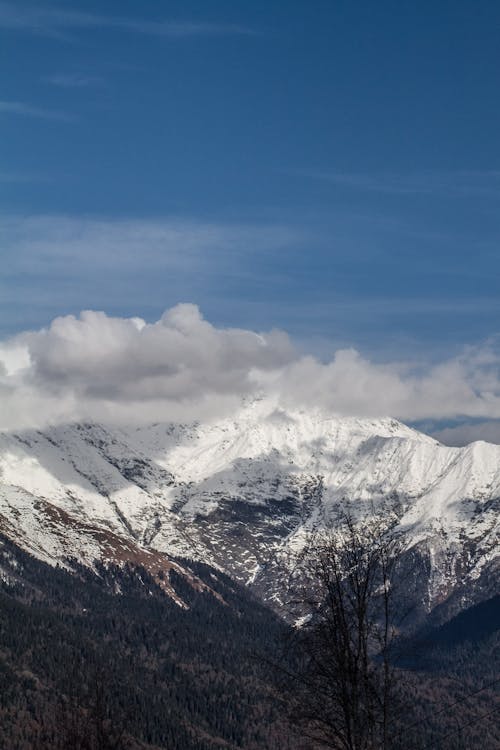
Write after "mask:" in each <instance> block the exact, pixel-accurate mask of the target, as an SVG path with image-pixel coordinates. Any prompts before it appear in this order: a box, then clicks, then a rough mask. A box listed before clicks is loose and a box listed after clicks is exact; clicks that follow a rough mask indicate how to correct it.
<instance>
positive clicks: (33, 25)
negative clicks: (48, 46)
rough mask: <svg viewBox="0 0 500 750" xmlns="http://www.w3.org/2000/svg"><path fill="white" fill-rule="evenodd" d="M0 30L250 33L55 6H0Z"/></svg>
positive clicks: (173, 34) (55, 33) (212, 25)
mask: <svg viewBox="0 0 500 750" xmlns="http://www.w3.org/2000/svg"><path fill="white" fill-rule="evenodd" d="M0 28H3V29H8V30H11V31H24V32H29V33H32V34H47V35H51V36H59V35H64V33H65V32H68V31H72V30H73V31H78V30H85V29H99V28H100V29H115V30H117V31H125V32H133V33H138V34H147V35H150V36H159V37H192V36H220V35H230V34H239V35H251V34H254V33H255V32H253V31H252V30H251V29H248V28H246V27H244V26H240V25H237V24H226V23H208V22H192V21H181V20H164V19H158V20H154V21H151V20H143V19H141V18H127V17H122V16H103V15H98V14H94V13H85V12H83V11H76V10H65V9H63V8H58V7H55V6H47V7H45V8H43V7H35V6H33V5H31V6H29V5H28V6H24V7H22V6H21V5H20V4H19V3H16V4H14V3H8V2H0Z"/></svg>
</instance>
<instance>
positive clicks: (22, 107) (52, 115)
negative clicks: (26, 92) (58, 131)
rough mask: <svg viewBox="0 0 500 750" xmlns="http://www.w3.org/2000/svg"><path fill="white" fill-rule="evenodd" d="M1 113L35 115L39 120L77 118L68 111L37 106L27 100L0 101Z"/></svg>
mask: <svg viewBox="0 0 500 750" xmlns="http://www.w3.org/2000/svg"><path fill="white" fill-rule="evenodd" d="M0 115H19V116H21V117H35V118H37V119H39V120H58V121H59V122H74V120H75V119H76V118H75V117H74V116H73V115H70V114H68V113H67V112H59V111H57V110H53V109H45V108H44V107H37V106H35V105H33V104H27V103H26V102H9V101H0Z"/></svg>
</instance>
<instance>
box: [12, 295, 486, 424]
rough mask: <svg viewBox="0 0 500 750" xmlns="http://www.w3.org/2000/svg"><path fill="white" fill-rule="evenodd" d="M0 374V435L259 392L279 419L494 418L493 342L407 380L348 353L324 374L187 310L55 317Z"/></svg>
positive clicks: (288, 348)
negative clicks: (286, 414)
mask: <svg viewBox="0 0 500 750" xmlns="http://www.w3.org/2000/svg"><path fill="white" fill-rule="evenodd" d="M0 363H1V364H0V392H1V394H2V399H1V401H0V403H1V406H0V427H1V428H3V429H9V428H21V427H27V426H36V425H41V424H44V423H46V422H60V421H72V420H75V419H95V420H103V421H108V420H111V421H113V420H117V421H123V420H125V421H132V422H134V421H158V420H188V419H204V418H209V417H212V416H218V415H221V414H224V413H229V412H230V411H231V410H232V409H233V408H234V407H235V406H236V404H238V403H239V402H240V400H241V398H242V397H243V396H247V395H252V394H256V393H260V392H262V391H263V390H264V391H266V392H268V393H269V394H271V395H273V396H274V397H275V398H276V399H277V400H278V401H279V402H281V404H282V405H283V406H285V407H286V406H294V407H296V406H300V405H302V406H310V407H314V408H320V409H323V410H325V412H327V413H330V414H350V415H360V416H382V415H384V416H385V415H392V416H397V417H400V418H402V419H406V420H416V419H426V418H432V419H439V418H453V417H457V416H458V415H462V416H467V417H471V418H472V417H473V418H490V419H491V418H500V378H499V366H500V353H499V352H498V348H497V346H496V342H495V341H492V342H489V343H487V344H484V345H482V346H481V347H477V348H469V349H467V350H465V351H464V352H463V353H462V355H461V356H460V357H457V358H454V359H450V360H448V361H444V362H441V363H439V364H437V365H433V366H429V367H427V368H425V367H423V366H420V367H419V369H418V370H416V368H415V366H414V365H411V364H405V363H398V362H392V363H391V362H389V363H385V364H378V363H374V362H371V361H369V360H368V359H366V358H364V357H362V356H361V355H360V354H359V353H358V352H356V351H355V350H352V349H344V350H339V351H337V352H336V353H335V354H334V356H333V358H332V360H331V361H330V362H328V363H326V364H325V363H322V362H320V361H319V360H317V359H315V358H313V357H311V356H301V355H299V354H298V353H297V351H296V350H295V349H294V347H293V345H292V343H291V341H290V339H289V337H288V336H287V335H286V333H283V332H281V331H270V332H267V333H256V332H253V331H249V330H243V329H236V328H217V327H215V326H213V325H212V324H211V323H209V322H208V321H207V320H205V319H204V318H203V317H202V316H201V314H200V312H199V310H198V308H197V307H196V306H195V305H191V304H182V305H177V306H175V307H173V308H171V309H170V310H167V311H166V312H165V313H164V315H163V316H162V317H161V319H160V320H158V321H157V322H155V323H146V322H145V321H144V320H141V319H139V318H119V317H110V316H108V315H106V314H105V313H103V312H95V311H86V312H83V313H81V315H80V316H79V317H74V316H65V317H60V318H57V319H55V320H54V321H53V322H52V324H51V326H50V327H49V328H47V329H42V330H39V331H32V332H25V333H22V334H19V335H17V336H15V337H13V338H11V339H10V340H8V341H5V342H3V344H1V345H0ZM495 434H497V433H495ZM492 435H493V433H492Z"/></svg>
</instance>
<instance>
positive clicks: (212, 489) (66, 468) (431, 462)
mask: <svg viewBox="0 0 500 750" xmlns="http://www.w3.org/2000/svg"><path fill="white" fill-rule="evenodd" d="M499 498H500V446H496V445H489V444H487V443H473V444H471V445H469V446H467V447H465V448H450V447H446V446H443V445H440V444H439V443H438V442H437V441H436V440H434V439H432V438H430V437H428V436H426V435H423V434H421V433H418V432H416V431H415V430H412V429H410V428H409V427H407V426H405V425H403V424H401V423H400V422H398V421H396V420H394V419H389V418H388V419H379V420H373V419H358V418H345V417H335V416H331V417H328V418H327V417H326V416H325V415H324V414H321V413H319V412H315V411H293V410H286V411H285V410H283V409H281V408H278V407H277V405H276V404H275V403H273V402H271V401H268V400H266V399H265V398H263V399H260V400H255V401H253V402H250V403H246V404H244V405H243V406H242V408H241V409H240V411H239V412H238V413H237V414H235V415H234V416H233V417H232V418H226V419H222V420H219V421H217V422H213V423H210V424H197V423H195V424H190V425H168V424H155V425H150V426H145V427H130V428H125V427H107V426H104V425H97V424H76V425H63V426H57V427H52V428H50V429H47V430H44V431H38V432H37V431H25V432H23V433H17V434H14V433H2V434H0V530H1V531H2V532H3V533H5V534H6V535H7V536H9V537H10V538H12V539H13V541H16V542H17V543H18V544H19V545H20V546H22V547H24V548H26V549H29V551H32V552H33V554H35V555H37V556H38V557H40V558H41V559H44V560H48V561H52V562H56V561H64V559H66V557H67V556H68V551H69V550H70V551H71V554H72V555H74V556H76V557H78V558H79V559H80V560H81V561H82V562H83V563H84V564H92V560H93V559H96V558H97V559H103V558H104V557H105V556H106V554H107V555H108V556H110V555H111V558H112V557H113V554H114V555H115V556H116V554H117V553H116V550H115V552H113V553H112V554H111V553H110V552H109V544H108V545H107V546H106V544H103V542H102V539H103V538H104V537H105V535H106V534H112V535H114V537H113V538H115V539H117V538H120V539H121V540H122V542H120V544H122V545H125V547H126V545H127V544H128V545H131V547H130V549H132V548H133V549H134V550H135V552H134V554H136V553H137V550H143V551H144V552H145V553H148V554H158V553H159V554H162V555H164V556H168V559H170V557H172V556H174V557H175V556H183V557H190V558H193V559H200V560H203V561H205V562H208V563H211V564H213V565H215V566H217V567H219V568H222V569H224V570H226V571H227V572H228V573H229V574H231V575H234V576H236V577H237V578H238V579H239V580H242V581H246V582H249V583H250V584H251V585H252V586H255V587H256V588H257V589H259V590H260V591H261V592H262V593H263V595H264V596H272V595H274V594H275V593H276V592H275V589H274V588H273V586H274V583H273V576H274V575H275V566H276V563H277V561H279V559H280V558H283V557H286V555H287V554H288V552H289V551H290V550H292V549H296V548H297V547H300V545H301V544H303V543H304V539H305V538H306V532H307V531H309V530H311V529H314V528H321V527H322V525H324V524H327V523H332V522H333V523H334V522H335V518H336V517H337V516H338V514H339V513H340V512H341V511H342V509H343V508H345V507H346V506H348V507H349V509H350V510H351V512H353V513H355V514H357V515H359V516H360V517H362V516H367V515H370V514H372V513H377V512H385V509H386V508H387V507H388V506H390V507H391V508H392V509H393V510H395V511H396V512H397V515H398V518H399V524H400V527H401V529H402V530H403V531H404V533H405V534H406V535H407V539H408V544H409V546H413V547H415V549H419V550H422V551H423V554H426V555H427V556H428V559H429V561H430V576H429V598H430V601H431V604H432V603H436V602H438V601H440V600H442V599H443V598H445V597H446V596H447V595H449V593H450V591H452V590H453V588H454V587H456V586H457V585H459V584H460V585H463V584H464V583H466V582H467V581H470V582H472V583H473V582H474V581H477V580H478V579H479V578H480V576H481V575H482V574H483V573H484V571H486V570H489V569H491V567H492V566H493V565H494V564H495V563H497V562H498V560H499V551H500V550H499V546H500V545H499V521H498V517H499V514H498V510H499V507H500V506H499ZM48 509H49V510H48ZM91 530H93V531H91ZM115 546H116V545H115ZM111 547H113V545H111ZM106 550H107V551H106ZM120 554H121V559H124V558H126V556H127V552H126V551H125V552H123V550H122V553H120ZM130 554H132V552H130ZM166 559H167V557H166ZM155 564H156V563H155Z"/></svg>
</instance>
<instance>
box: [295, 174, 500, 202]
mask: <svg viewBox="0 0 500 750" xmlns="http://www.w3.org/2000/svg"><path fill="white" fill-rule="evenodd" d="M291 174H293V175H296V176H299V177H305V178H307V179H312V180H320V181H322V182H326V183H330V184H331V185H334V186H337V187H339V188H344V189H346V190H356V191H363V192H368V193H382V194H387V195H418V194H421V195H436V194H440V193H441V194H447V195H455V196H460V195H464V196H465V195H483V196H486V195H490V196H493V197H497V196H499V195H500V170H484V171H481V170H465V169H464V170H456V171H450V172H440V171H428V172H418V173H413V174H395V173H373V174H363V173H359V172H335V171H321V170H317V171H316V170H308V169H299V170H293V171H292V172H291Z"/></svg>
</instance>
